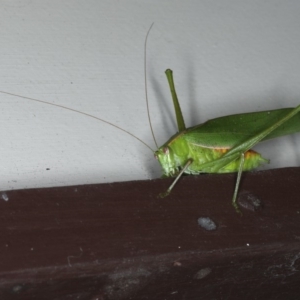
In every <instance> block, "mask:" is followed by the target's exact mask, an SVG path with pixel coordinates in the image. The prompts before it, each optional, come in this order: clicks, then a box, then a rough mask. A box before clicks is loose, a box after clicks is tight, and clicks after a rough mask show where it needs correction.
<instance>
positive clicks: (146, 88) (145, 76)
mask: <svg viewBox="0 0 300 300" xmlns="http://www.w3.org/2000/svg"><path fill="white" fill-rule="evenodd" d="M153 25H154V23H152V24H151V26H150V28H149V30H148V32H147V35H146V39H145V45H144V78H145V95H146V105H147V114H148V121H149V125H150V129H151V133H152V137H153V140H154V143H155V146H156V148H157V149H158V144H157V142H156V139H155V135H154V131H153V127H152V123H151V118H150V110H149V101H148V86H147V42H148V36H149V33H150V31H151V29H152V27H153Z"/></svg>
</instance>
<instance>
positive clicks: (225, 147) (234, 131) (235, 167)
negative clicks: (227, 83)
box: [155, 70, 300, 212]
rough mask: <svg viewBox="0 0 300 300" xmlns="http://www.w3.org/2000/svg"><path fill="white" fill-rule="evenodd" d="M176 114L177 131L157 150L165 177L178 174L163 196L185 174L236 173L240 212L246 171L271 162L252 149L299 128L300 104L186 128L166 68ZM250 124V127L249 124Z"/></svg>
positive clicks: (219, 119)
mask: <svg viewBox="0 0 300 300" xmlns="http://www.w3.org/2000/svg"><path fill="white" fill-rule="evenodd" d="M166 76H167V79H168V82H169V86H170V90H171V94H172V99H173V104H174V108H175V113H176V120H177V126H178V133H176V134H175V135H173V136H172V137H171V138H170V139H169V140H168V141H167V142H166V143H165V144H163V145H162V146H161V147H159V149H158V150H157V151H155V157H156V158H157V159H158V161H159V163H160V165H161V167H162V170H163V175H164V176H165V177H176V178H175V180H174V181H173V183H172V184H171V186H170V187H169V188H168V189H167V191H166V192H165V193H162V194H160V196H161V197H165V196H167V195H168V194H169V193H170V192H171V190H172V189H173V187H174V185H175V184H176V182H177V181H178V179H179V178H180V176H181V175H182V174H183V173H186V174H192V175H196V174H200V173H231V172H237V173H238V174H237V180H236V184H235V189H234V193H233V197H232V204H233V206H234V208H235V209H236V211H237V212H240V211H239V208H238V205H237V202H236V200H237V194H238V189H239V183H240V179H241V175H242V172H243V171H247V170H252V169H254V168H256V167H258V166H259V165H261V164H263V163H266V162H268V160H267V159H265V158H263V157H262V156H261V155H260V154H259V153H257V152H255V151H253V150H251V148H252V147H253V146H255V145H256V144H257V143H259V142H260V141H264V140H268V139H272V138H276V137H280V136H284V135H288V134H291V133H295V132H299V131H300V114H298V112H299V111H300V105H299V106H297V107H296V108H283V109H277V110H269V111H261V112H253V113H245V114H236V115H229V116H225V117H220V118H216V119H212V120H209V121H207V122H205V123H203V124H200V125H196V126H193V127H191V128H186V127H185V123H184V119H183V116H182V112H181V108H180V105H179V101H178V99H177V95H176V90H175V85H174V81H173V72H172V71H171V70H166ZM249 124H251V126H249Z"/></svg>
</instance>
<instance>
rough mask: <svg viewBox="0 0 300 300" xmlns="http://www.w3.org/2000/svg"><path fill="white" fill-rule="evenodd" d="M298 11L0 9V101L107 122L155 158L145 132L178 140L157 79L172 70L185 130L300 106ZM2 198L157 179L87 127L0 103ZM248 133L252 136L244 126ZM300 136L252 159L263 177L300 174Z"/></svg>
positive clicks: (204, 6)
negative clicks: (284, 171) (263, 167)
mask: <svg viewBox="0 0 300 300" xmlns="http://www.w3.org/2000/svg"><path fill="white" fill-rule="evenodd" d="M299 11H300V2H299V1H274V0H272V1H271V0H267V1H238V0H236V1H234V0H228V1H208V0H207V1H198V0H195V1H173V0H166V1H161V0H159V1H153V0H152V1H141V0H135V1H134V0H127V1H116V0H108V1H97V0H95V1H91V0H86V1H74V0H72V1H68V0H67V1H60V0H51V1H41V0H20V1H18V0H14V1H10V0H6V1H1V2H0V37H1V46H0V90H3V91H7V92H11V93H16V94H20V95H23V96H28V97H33V98H37V99H42V100H45V101H50V102H53V103H57V104H61V105H65V106H69V107H72V108H74V109H78V110H81V111H84V112H87V113H91V114H94V115H96V116H98V117H100V118H104V119H106V120H108V121H111V122H113V123H115V124H117V125H118V126H120V127H122V128H124V129H127V130H129V131H130V132H132V133H134V134H136V135H137V136H139V137H140V138H142V139H143V140H144V141H145V142H146V143H148V144H150V145H151V147H153V148H154V143H153V141H152V138H151V135H150V131H149V126H148V123H147V115H146V108H145V92H144V77H143V76H144V75H143V63H144V57H143V51H144V48H143V47H144V39H145V36H146V32H147V30H148V29H149V27H150V25H151V23H152V22H154V23H155V25H154V27H153V29H152V31H151V34H150V37H149V43H148V49H147V50H148V57H147V63H148V85H149V86H148V87H149V100H150V107H151V115H152V122H153V126H154V130H155V133H156V136H157V139H158V141H159V144H162V143H163V142H165V141H166V139H168V138H169V137H170V135H172V134H173V133H175V131H176V127H175V122H174V115H173V108H172V106H171V105H172V103H171V97H170V93H169V90H168V85H167V81H166V79H165V75H164V71H165V69H166V68H172V69H173V70H174V75H175V80H176V86H177V91H178V96H179V99H180V101H181V105H182V109H183V112H184V116H185V119H186V123H187V125H195V124H198V123H201V122H204V121H205V120H207V119H210V118H213V117H217V116H221V115H226V114H232V113H239V112H248V111H259V110H264V109H275V108H281V107H289V106H295V105H297V104H299V103H300V84H299V82H300V51H299V49H300V18H299ZM0 110H1V118H0V122H1V126H0V137H1V147H0V189H1V190H7V189H20V188H30V187H41V186H61V185H73V184H85V183H100V182H113V181H124V180H132V179H146V178H156V177H159V176H160V168H159V166H158V163H157V162H156V160H155V159H154V158H153V155H152V153H151V152H150V151H149V150H148V149H147V148H146V147H144V146H143V145H142V144H140V143H139V142H136V141H135V140H134V139H132V138H130V137H129V136H127V135H126V134H123V133H122V132H120V131H118V130H116V129H114V128H112V127H110V126H108V125H105V124H103V123H101V122H97V121H95V120H93V119H90V118H87V117H84V116H81V115H78V114H75V113H72V112H69V111H66V110H63V109H59V108H55V107H51V106H47V105H42V104H38V103H34V102H30V101H28V100H24V99H19V98H17V97H11V96H7V95H3V94H0ZM249 126H251V124H249ZM299 146H300V142H299V136H296V135H294V136H290V137H287V138H284V139H278V140H277V141H271V142H266V143H265V144H263V145H262V146H259V147H257V148H256V149H258V150H261V152H262V153H263V155H264V156H265V157H267V158H271V165H270V166H269V167H272V168H275V167H284V166H292V165H299V162H300V147H299ZM47 168H49V169H50V170H46V169H47Z"/></svg>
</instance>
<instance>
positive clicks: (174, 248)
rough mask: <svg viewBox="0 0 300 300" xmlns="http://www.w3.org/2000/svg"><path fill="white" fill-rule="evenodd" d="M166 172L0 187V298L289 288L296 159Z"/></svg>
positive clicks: (298, 206) (293, 281)
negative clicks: (207, 171) (178, 174)
mask: <svg viewBox="0 0 300 300" xmlns="http://www.w3.org/2000/svg"><path fill="white" fill-rule="evenodd" d="M170 182H171V180H169V179H158V180H152V181H134V182H120V183H113V184H97V185H85V186H72V187H59V188H44V189H29V190H18V191H8V192H6V193H2V195H1V196H2V198H1V197H0V211H1V213H0V225H1V226H0V255H1V256H0V257H1V260H0V299H25V300H26V299H39V300H42V299H55V300H62V299H84V300H85V299H93V300H96V299H98V300H104V299H133V300H142V299H155V300H156V299H161V300H165V299H166V300H169V299H170V300H171V299H299V298H300V296H299V295H300V197H299V192H300V189H299V186H300V168H285V169H277V170H269V171H260V172H250V173H244V174H243V178H242V183H241V189H240V197H239V201H240V203H241V205H242V206H243V207H242V208H241V210H242V212H243V216H240V215H238V214H237V213H236V212H235V210H234V209H233V207H232V205H231V197H232V192H233V188H234V183H235V174H228V175H202V176H195V177H184V178H182V180H181V181H180V182H179V184H178V185H177V186H176V188H175V190H174V192H173V193H172V194H171V195H170V196H169V197H167V198H164V199H158V198H157V195H158V194H159V193H160V192H162V191H164V190H165V189H166V187H167V186H168V185H169V183H170ZM207 220H208V221H209V222H208V225H213V226H212V227H210V228H204V227H202V226H201V225H199V222H200V221H207ZM200 223H201V222H200ZM214 226H215V228H214ZM208 229H213V230H208Z"/></svg>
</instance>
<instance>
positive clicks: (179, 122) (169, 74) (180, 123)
mask: <svg viewBox="0 0 300 300" xmlns="http://www.w3.org/2000/svg"><path fill="white" fill-rule="evenodd" d="M165 73H166V76H167V79H168V83H169V87H170V91H171V95H172V100H173V104H174V109H175V115H176V121H177V127H178V131H179V132H181V131H184V130H186V127H185V123H184V119H183V115H182V111H181V107H180V104H179V101H178V98H177V93H176V90H175V84H174V79H173V71H172V70H170V69H167V70H166V72H165Z"/></svg>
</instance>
